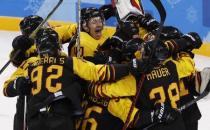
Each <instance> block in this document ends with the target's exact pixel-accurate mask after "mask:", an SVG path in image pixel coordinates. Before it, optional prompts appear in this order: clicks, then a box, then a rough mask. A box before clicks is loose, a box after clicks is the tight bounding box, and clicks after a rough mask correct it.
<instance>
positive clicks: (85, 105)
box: [3, 4, 210, 130]
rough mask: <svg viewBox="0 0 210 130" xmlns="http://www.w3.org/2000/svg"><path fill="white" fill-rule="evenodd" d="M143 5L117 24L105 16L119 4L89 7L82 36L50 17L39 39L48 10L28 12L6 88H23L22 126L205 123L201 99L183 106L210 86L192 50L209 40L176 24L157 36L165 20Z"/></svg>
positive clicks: (76, 128) (75, 128) (89, 128)
mask: <svg viewBox="0 0 210 130" xmlns="http://www.w3.org/2000/svg"><path fill="white" fill-rule="evenodd" d="M139 6H141V4H140V5H139ZM140 11H141V14H138V15H136V14H135V15H134V14H133V15H130V16H129V17H126V20H123V21H120V20H119V21H118V25H117V27H116V29H113V28H106V27H104V26H105V25H104V24H105V21H106V20H107V19H109V18H110V17H112V16H114V17H115V16H116V7H114V6H112V5H103V6H102V7H100V8H99V9H98V8H94V7H88V8H83V9H81V19H80V20H81V30H79V40H78V30H77V25H76V24H69V25H61V26H52V25H45V26H43V27H42V28H41V29H39V30H38V32H37V33H36V36H35V38H33V39H32V38H30V35H31V33H32V32H33V31H34V30H35V29H36V28H37V27H38V26H39V24H40V23H41V22H42V21H43V18H41V17H40V16H37V15H30V16H27V17H25V18H23V19H22V20H21V22H20V24H19V27H20V30H21V33H22V34H21V35H19V36H17V37H15V38H14V40H13V42H12V46H13V50H12V51H11V53H10V58H11V60H12V63H13V65H14V66H15V67H17V69H16V71H15V72H14V73H13V74H12V75H11V77H10V78H9V79H8V80H7V81H5V83H4V89H3V93H4V95H5V96H7V97H15V96H18V99H17V108H16V109H17V111H16V114H15V117H14V130H23V128H27V129H28V130H126V129H127V130H137V129H138V130H144V129H148V130H169V129H170V130H177V129H179V130H197V129H198V120H199V119H200V118H201V113H200V111H199V108H198V106H197V104H196V103H195V104H193V105H191V106H190V107H188V108H186V109H184V110H182V111H180V109H179V108H180V107H181V106H183V105H185V104H186V103H188V102H190V101H191V100H193V99H194V97H195V96H199V95H200V94H202V92H203V91H204V90H206V89H207V88H206V86H207V83H208V81H209V79H210V69H209V68H205V69H204V70H202V71H197V70H196V69H195V63H194V61H193V56H194V54H193V52H192V50H193V49H198V48H200V46H201V45H202V40H201V38H200V37H199V35H198V34H197V33H196V32H189V33H187V34H183V33H182V32H181V31H180V30H179V29H177V28H176V27H173V26H164V27H163V30H162V32H161V35H160V37H159V38H158V40H157V39H156V35H155V34H156V33H157V32H158V30H159V26H160V24H159V22H158V21H157V20H155V19H154V18H153V17H152V16H151V15H150V14H149V13H145V12H144V11H143V9H142V8H141V10H140ZM78 41H79V43H78ZM63 44H69V45H68V54H66V53H65V52H64V51H63V50H62V45H63ZM78 48H79V49H78ZM77 56H79V57H77ZM14 57H15V58H14ZM26 99H27V100H26ZM25 100H26V102H25ZM24 106H27V107H24ZM26 108H27V109H26ZM25 109H26V110H25ZM25 116H26V122H25V120H24V117H25Z"/></svg>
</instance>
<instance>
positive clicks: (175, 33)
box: [153, 26, 183, 40]
mask: <svg viewBox="0 0 210 130" xmlns="http://www.w3.org/2000/svg"><path fill="white" fill-rule="evenodd" d="M153 33H156V31H154V32H153ZM182 35H183V34H182V32H181V31H180V30H179V29H178V28H176V27H173V26H164V27H163V30H162V31H161V34H160V39H161V40H170V39H178V38H181V36H182Z"/></svg>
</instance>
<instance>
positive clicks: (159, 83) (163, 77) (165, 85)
mask: <svg viewBox="0 0 210 130" xmlns="http://www.w3.org/2000/svg"><path fill="white" fill-rule="evenodd" d="M178 81H179V77H178V73H177V70H176V65H175V64H174V63H173V62H171V61H168V62H167V63H166V64H165V65H159V66H157V67H155V68H154V69H152V70H151V71H150V72H148V73H146V74H145V80H144V83H143V86H142V88H141V90H140V95H139V97H138V101H137V107H138V108H140V109H146V110H152V109H154V105H155V104H156V103H160V102H164V103H165V104H166V105H168V106H170V107H172V108H179V107H180V101H179V100H180V93H179V84H178ZM177 128H179V129H180V130H185V127H184V124H183V119H182V117H181V116H180V117H178V118H177V120H175V121H174V122H171V123H170V124H164V123H162V124H157V125H155V126H154V127H152V128H151V129H150V130H168V129H170V130H176V129H177Z"/></svg>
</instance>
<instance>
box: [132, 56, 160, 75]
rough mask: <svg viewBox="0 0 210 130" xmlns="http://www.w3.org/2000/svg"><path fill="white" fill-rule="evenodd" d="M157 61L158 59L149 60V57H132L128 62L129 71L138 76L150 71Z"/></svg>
mask: <svg viewBox="0 0 210 130" xmlns="http://www.w3.org/2000/svg"><path fill="white" fill-rule="evenodd" d="M158 63H159V61H158V60H155V59H153V60H151V59H149V58H148V59H140V60H137V59H133V60H132V61H131V62H130V65H129V66H130V67H129V71H130V73H131V74H132V75H133V76H135V77H140V76H141V74H142V73H147V72H149V71H151V70H152V69H153V68H154V67H155V66H156V65H157V64H158Z"/></svg>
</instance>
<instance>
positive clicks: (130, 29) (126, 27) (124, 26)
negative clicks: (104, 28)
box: [114, 21, 139, 41]
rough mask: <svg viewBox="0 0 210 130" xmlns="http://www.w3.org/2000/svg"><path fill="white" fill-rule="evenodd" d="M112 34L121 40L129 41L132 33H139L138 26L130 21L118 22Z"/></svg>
mask: <svg viewBox="0 0 210 130" xmlns="http://www.w3.org/2000/svg"><path fill="white" fill-rule="evenodd" d="M114 35H115V36H117V37H119V38H121V39H122V40H123V41H129V40H131V39H133V36H134V35H139V27H138V26H137V24H135V23H134V22H132V21H126V22H120V23H119V27H118V28H117V31H116V33H115V34H114Z"/></svg>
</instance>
